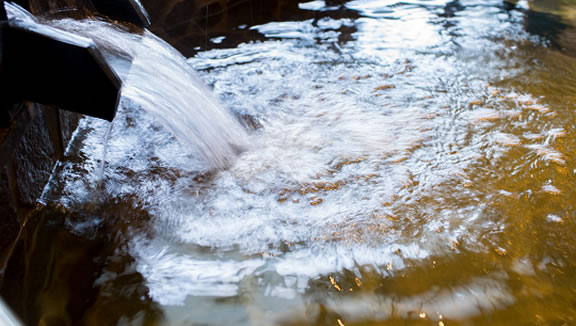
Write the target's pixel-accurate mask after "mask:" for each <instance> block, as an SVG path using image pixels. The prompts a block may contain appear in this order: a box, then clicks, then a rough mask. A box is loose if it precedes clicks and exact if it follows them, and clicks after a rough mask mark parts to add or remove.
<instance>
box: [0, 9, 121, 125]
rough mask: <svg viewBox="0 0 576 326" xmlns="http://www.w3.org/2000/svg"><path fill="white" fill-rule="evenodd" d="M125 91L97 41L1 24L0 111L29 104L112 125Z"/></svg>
mask: <svg viewBox="0 0 576 326" xmlns="http://www.w3.org/2000/svg"><path fill="white" fill-rule="evenodd" d="M120 88H121V81H120V79H119V78H118V76H117V75H116V74H115V73H114V72H113V71H112V69H111V68H110V67H109V66H108V65H107V64H106V62H105V60H104V59H103V57H102V55H101V54H100V52H99V51H98V49H97V48H96V46H95V44H94V42H93V41H92V40H90V39H87V38H83V37H79V36H76V35H73V34H70V33H67V32H64V31H61V30H58V29H55V28H51V27H47V26H44V25H40V24H35V23H23V22H16V21H6V20H4V21H1V22H0V90H1V91H0V92H1V94H2V95H1V96H0V110H2V111H4V112H6V111H7V110H8V108H9V107H11V106H12V104H14V103H18V102H22V101H26V100H27V101H32V102H37V103H42V104H50V105H56V106H59V107H61V108H63V109H66V110H69V111H74V112H77V113H82V114H86V115H90V116H93V117H98V118H102V119H106V120H109V121H111V120H112V119H114V116H115V114H116V106H117V101H118V99H119V90H120ZM5 116H6V115H5ZM4 122H5V121H4ZM4 124H5V123H4Z"/></svg>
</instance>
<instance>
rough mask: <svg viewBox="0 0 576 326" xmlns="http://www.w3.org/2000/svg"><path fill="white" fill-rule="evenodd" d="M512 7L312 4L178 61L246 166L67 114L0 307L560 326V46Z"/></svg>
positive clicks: (566, 233) (533, 15) (568, 107)
mask: <svg viewBox="0 0 576 326" xmlns="http://www.w3.org/2000/svg"><path fill="white" fill-rule="evenodd" d="M531 4H533V3H527V2H520V3H519V4H518V7H516V8H513V9H510V8H509V7H508V6H505V5H503V3H502V2H500V1H451V2H447V1H423V0H422V1H412V2H396V1H377V0H357V1H349V2H342V3H340V2H338V3H335V4H333V3H332V2H328V1H326V2H324V1H313V2H307V3H300V5H299V8H300V11H299V12H300V14H301V16H299V17H293V18H292V19H291V20H289V21H271V22H267V23H263V24H259V25H253V26H247V27H245V26H243V27H242V28H249V29H250V30H252V31H253V32H254V33H255V34H257V35H259V36H258V39H259V41H254V42H247V41H243V42H240V43H239V44H237V45H233V46H231V47H221V48H218V49H216V48H215V49H212V50H202V51H198V52H197V53H196V54H195V55H194V56H193V57H191V58H190V59H189V60H188V62H189V64H190V65H191V66H192V67H194V68H196V69H197V70H199V71H200V74H201V78H202V79H203V80H205V81H206V82H207V83H208V84H209V86H210V87H211V89H212V91H213V92H214V94H216V95H217V96H218V98H219V99H220V100H221V102H222V103H223V104H224V105H225V106H226V107H227V108H229V109H230V110H231V111H232V112H234V114H235V116H236V117H237V118H238V119H239V121H241V123H242V124H243V126H244V128H245V129H246V130H247V131H248V133H249V135H248V142H247V143H248V145H246V148H244V151H243V152H241V153H239V155H238V156H237V157H236V158H235V159H234V160H233V162H231V163H230V164H229V166H228V167H227V168H226V169H222V170H216V169H213V168H211V166H210V164H209V162H207V161H206V160H205V159H203V158H202V156H201V155H198V153H197V149H194V148H191V147H186V146H183V145H182V144H181V142H178V141H177V140H176V138H175V137H174V136H173V135H172V134H171V133H170V132H168V131H167V130H166V129H165V128H164V127H163V126H162V125H161V124H159V123H158V120H157V119H156V118H154V116H152V115H150V114H148V113H146V112H144V111H142V110H140V109H138V108H137V107H133V106H129V105H128V106H125V107H123V108H122V110H121V111H120V112H119V116H118V117H117V118H116V120H115V122H114V126H113V128H112V130H111V131H109V125H108V124H107V123H106V122H102V121H98V120H93V119H89V118H86V119H84V120H83V121H82V124H81V126H80V128H79V129H78V131H77V133H76V137H75V139H74V143H73V144H72V145H71V147H70V148H69V151H68V155H67V159H66V160H65V161H64V162H62V164H61V165H60V166H59V168H58V169H57V173H56V174H55V176H54V178H53V182H52V183H51V185H50V187H48V188H47V189H46V191H45V194H44V197H43V199H42V201H43V202H44V203H45V204H46V208H44V209H43V210H40V211H39V213H38V216H37V217H36V218H35V219H34V220H33V221H32V222H31V223H30V224H29V227H28V230H27V232H25V234H24V236H23V239H22V241H21V245H20V249H19V251H18V252H17V254H16V255H15V257H14V258H13V260H12V263H11V266H10V267H9V269H8V271H7V276H6V277H7V280H9V282H8V281H5V284H4V290H3V292H4V293H5V297H6V298H7V300H8V301H10V302H11V304H12V305H13V306H14V307H15V309H16V311H17V312H19V313H21V314H24V315H25V316H26V318H27V319H29V321H30V322H32V323H37V322H38V321H40V320H44V321H46V320H53V321H55V320H57V321H60V322H64V323H68V324H87V325H103V324H106V325H108V324H110V325H117V324H118V325H128V324H134V325H141V324H145V325H388V324H390V325H396V324H402V325H406V324H409V325H412V324H413V325H472V324H479V325H510V324H530V325H531V324H535V325H556V324H558V325H570V324H574V323H576V308H575V307H576V304H575V303H576V302H575V301H574V298H576V265H575V264H574V261H576V260H575V259H576V256H575V252H576V240H575V238H574V233H575V231H576V219H575V215H574V205H575V204H576V201H575V198H576V193H575V191H574V189H576V187H575V185H576V179H575V177H574V172H575V169H576V164H575V162H574V160H573V157H574V155H576V144H575V143H574V141H573V139H575V137H574V136H575V128H574V126H573V121H574V118H575V116H574V115H575V113H574V111H573V108H574V104H575V103H576V98H575V97H574V94H576V89H575V88H576V87H575V86H574V85H576V83H575V76H576V75H575V71H576V60H575V58H576V57H575V56H574V54H575V53H576V52H573V49H576V48H573V47H572V46H571V42H570V41H571V40H572V37H571V35H574V30H573V27H572V26H571V25H570V23H569V20H566V19H564V18H562V17H561V16H553V15H549V14H546V13H543V12H541V11H539V12H534V11H530V10H529V5H531ZM563 8H564V9H566V10H568V9H570V8H571V7H569V6H568V7H566V6H565V7H563ZM572 9H573V8H572ZM555 14H558V12H555ZM535 25H537V26H540V27H539V28H538V29H537V30H534V28H533V27H534V26H535ZM548 27H549V28H548ZM215 41H216V42H218V41H222V40H215ZM150 64H151V65H152V64H154V63H153V62H150ZM108 132H109V133H110V135H109V137H107V136H106V135H107V133H108ZM106 138H109V141H108V142H107V143H106V142H104V141H103V140H104V139H106ZM104 147H105V148H104ZM104 152H105V153H106V154H105V155H104V154H103V153H104ZM103 161H105V162H103ZM102 166H103V169H102V168H101V167H102ZM19 284H20V285H19Z"/></svg>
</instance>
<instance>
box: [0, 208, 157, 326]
mask: <svg viewBox="0 0 576 326" xmlns="http://www.w3.org/2000/svg"><path fill="white" fill-rule="evenodd" d="M100 207H107V205H105V204H102V206H100ZM103 210H104V209H102V208H100V209H98V210H95V209H94V208H93V207H92V208H90V207H82V208H77V209H76V210H74V211H73V212H70V211H67V210H66V209H64V208H63V207H54V206H51V207H45V208H43V209H41V210H39V211H37V213H36V214H34V215H33V216H32V217H31V218H30V222H29V223H28V224H27V225H26V228H25V231H24V232H23V234H22V236H21V239H20V241H19V243H18V246H17V247H16V249H15V251H14V254H13V257H14V258H13V259H12V260H11V261H10V263H9V266H8V268H7V272H6V274H5V276H4V279H3V281H2V282H3V283H2V295H3V296H4V297H5V298H7V301H8V304H9V305H10V306H11V307H12V308H13V309H14V311H15V312H16V313H17V314H18V315H19V316H21V318H22V320H23V322H24V323H25V324H26V325H119V324H126V325H133V324H137V325H157V324H158V323H159V322H160V321H161V320H162V319H163V317H162V315H163V313H162V311H161V309H160V308H159V307H158V306H157V305H156V304H155V303H154V302H153V301H152V300H151V299H150V297H149V296H148V289H147V288H146V286H145V284H144V279H143V277H142V275H141V274H140V273H138V272H137V271H135V270H134V269H133V267H132V265H133V261H134V260H133V259H132V258H131V257H130V255H129V254H128V253H127V252H125V251H124V250H123V249H122V248H123V247H124V246H125V240H123V239H126V238H127V236H128V234H129V233H130V231H129V230H132V231H134V232H136V231H135V230H136V229H138V228H139V227H138V226H136V225H134V222H135V221H141V223H143V224H144V223H145V222H144V221H145V220H146V219H147V217H146V215H147V214H146V213H145V212H143V211H139V210H137V209H135V208H133V207H125V208H124V209H122V208H121V207H115V209H114V214H119V215H115V216H110V215H109V214H110V213H109V210H105V211H103ZM110 221H116V222H118V223H116V224H113V225H112V224H111V223H110ZM122 221H131V222H132V224H131V225H129V226H128V225H126V224H122ZM70 223H74V224H75V225H76V228H75V229H74V230H71V229H70V226H69V225H70ZM140 231H142V230H140Z"/></svg>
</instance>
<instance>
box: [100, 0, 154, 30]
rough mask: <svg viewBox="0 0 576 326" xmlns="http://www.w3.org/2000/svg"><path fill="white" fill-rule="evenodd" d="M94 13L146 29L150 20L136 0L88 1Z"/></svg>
mask: <svg viewBox="0 0 576 326" xmlns="http://www.w3.org/2000/svg"><path fill="white" fill-rule="evenodd" d="M90 2H91V3H92V5H93V6H94V8H96V11H98V12H99V13H101V14H103V15H106V16H108V17H111V18H113V19H116V20H121V21H125V22H130V23H132V24H134V25H136V26H140V27H148V26H149V25H150V18H149V17H148V13H147V12H146V9H144V7H143V6H142V4H140V2H139V1H138V0H90Z"/></svg>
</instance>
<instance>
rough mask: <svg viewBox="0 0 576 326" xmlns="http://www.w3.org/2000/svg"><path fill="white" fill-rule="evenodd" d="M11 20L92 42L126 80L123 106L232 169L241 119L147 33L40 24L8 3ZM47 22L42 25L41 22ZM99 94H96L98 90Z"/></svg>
mask: <svg viewBox="0 0 576 326" xmlns="http://www.w3.org/2000/svg"><path fill="white" fill-rule="evenodd" d="M7 9H8V12H9V14H10V17H11V18H12V19H16V20H17V19H20V20H25V21H27V22H28V24H31V23H33V24H35V25H38V26H39V28H40V30H41V29H48V28H50V27H55V28H58V29H60V30H64V31H67V32H72V33H73V34H75V35H80V36H83V37H86V38H89V39H91V40H93V41H94V42H95V43H96V44H97V45H98V49H99V50H100V51H101V52H103V53H104V54H105V56H106V58H107V62H108V64H109V65H111V68H112V69H113V70H115V72H116V74H117V75H119V77H120V78H121V79H122V80H123V87H122V90H121V96H122V99H121V103H120V106H122V107H125V108H126V109H127V110H129V109H131V108H133V107H136V108H138V109H143V110H146V111H147V112H149V113H151V114H152V115H153V116H154V117H155V119H157V120H158V121H160V122H162V124H163V125H164V126H165V127H166V128H167V129H168V130H170V131H171V132H172V133H173V134H174V136H175V137H176V138H177V139H178V140H179V141H180V142H182V143H183V144H184V145H185V146H187V147H189V148H191V149H195V150H196V151H197V152H198V153H199V154H200V155H201V156H202V157H203V158H204V159H206V160H207V161H208V162H209V163H210V164H211V165H212V166H213V167H216V168H223V167H226V166H228V165H229V164H230V163H231V161H232V160H233V159H234V157H235V155H236V154H237V153H238V152H239V151H240V150H241V148H242V146H243V145H244V143H245V141H246V133H245V131H244V129H243V128H242V127H241V126H240V124H239V123H238V122H237V120H236V119H235V118H234V117H233V116H232V115H231V114H230V113H229V112H228V111H227V110H226V109H225V108H224V107H223V106H222V105H221V104H220V103H219V102H218V100H217V99H216V98H215V97H214V96H213V95H212V93H210V91H209V90H208V88H207V87H206V86H205V85H204V83H203V82H202V81H201V80H200V79H199V78H198V76H197V74H196V72H195V71H194V69H193V68H192V67H190V66H189V65H188V64H187V63H186V61H185V58H184V57H182V55H181V54H180V53H178V51H176V50H175V49H174V48H172V47H171V46H170V45H168V44H166V43H165V42H164V41H162V40H161V39H159V38H158V37H156V36H155V35H153V34H152V33H150V32H148V31H146V30H143V31H140V32H139V33H138V34H137V33H133V32H131V31H130V30H128V28H124V27H122V26H117V25H114V24H112V23H108V22H105V21H100V20H80V21H79V20H73V19H61V20H41V21H40V22H38V23H34V20H35V18H33V17H30V16H28V15H26V13H25V12H24V11H23V10H22V9H21V8H18V7H17V6H14V5H11V4H8V6H7ZM42 23H43V24H42ZM94 91H98V90H94Z"/></svg>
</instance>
